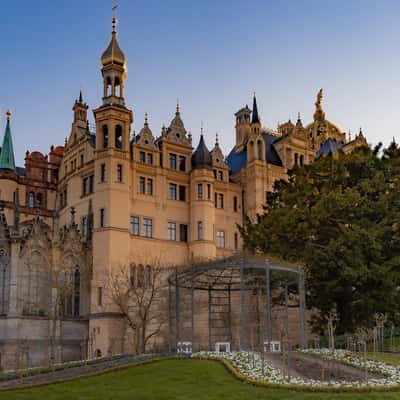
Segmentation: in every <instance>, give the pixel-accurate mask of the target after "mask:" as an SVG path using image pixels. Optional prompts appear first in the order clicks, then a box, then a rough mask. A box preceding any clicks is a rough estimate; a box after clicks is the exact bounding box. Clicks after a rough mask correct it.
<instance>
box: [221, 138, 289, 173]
mask: <svg viewBox="0 0 400 400" xmlns="http://www.w3.org/2000/svg"><path fill="white" fill-rule="evenodd" d="M262 137H263V139H264V142H265V150H266V153H265V154H266V155H267V163H268V164H272V165H277V166H279V167H282V166H283V164H282V160H281V159H280V157H279V155H278V153H277V151H276V150H275V147H274V146H273V144H274V143H275V142H276V141H277V140H278V139H279V137H277V136H274V135H271V134H269V133H266V132H264V133H263V134H262ZM226 162H227V163H228V167H229V171H230V173H231V174H235V173H236V172H239V171H240V170H241V169H242V168H243V167H245V166H246V164H247V148H246V147H245V148H244V149H243V150H242V151H240V152H238V153H236V152H235V150H232V151H231V152H230V153H229V155H228V157H226Z"/></svg>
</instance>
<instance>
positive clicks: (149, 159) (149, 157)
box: [147, 153, 153, 165]
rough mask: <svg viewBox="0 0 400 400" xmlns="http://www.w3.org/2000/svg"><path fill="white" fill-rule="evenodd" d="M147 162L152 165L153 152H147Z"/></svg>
mask: <svg viewBox="0 0 400 400" xmlns="http://www.w3.org/2000/svg"><path fill="white" fill-rule="evenodd" d="M147 164H150V165H153V154H152V153H147Z"/></svg>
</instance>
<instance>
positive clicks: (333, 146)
mask: <svg viewBox="0 0 400 400" xmlns="http://www.w3.org/2000/svg"><path fill="white" fill-rule="evenodd" d="M342 147H343V143H341V142H337V141H336V140H332V139H328V140H327V141H325V142H324V143H322V144H321V147H320V148H319V150H318V151H317V157H321V156H327V155H329V154H333V153H336V151H337V150H339V149H341V148H342Z"/></svg>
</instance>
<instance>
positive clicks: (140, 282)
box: [137, 264, 144, 288]
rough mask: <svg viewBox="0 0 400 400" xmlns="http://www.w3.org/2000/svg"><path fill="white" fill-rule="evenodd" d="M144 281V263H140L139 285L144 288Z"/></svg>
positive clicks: (138, 272)
mask: <svg viewBox="0 0 400 400" xmlns="http://www.w3.org/2000/svg"><path fill="white" fill-rule="evenodd" d="M143 283H144V270H143V265H142V264H139V265H138V271H137V287H138V288H142V287H143Z"/></svg>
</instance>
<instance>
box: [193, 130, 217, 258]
mask: <svg viewBox="0 0 400 400" xmlns="http://www.w3.org/2000/svg"><path fill="white" fill-rule="evenodd" d="M191 161H192V170H191V172H190V190H191V199H192V201H191V202H190V238H191V240H190V245H189V251H190V256H191V258H192V259H195V260H196V259H197V260H199V259H211V258H214V257H215V256H216V246H215V242H214V220H215V211H214V210H215V207H214V201H213V199H214V188H213V186H214V174H213V171H212V156H211V153H210V151H209V150H208V148H207V146H206V144H205V142H204V136H203V127H202V129H201V135H200V141H199V144H198V146H197V148H196V150H195V152H194V153H193V155H192V160H191Z"/></svg>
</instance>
